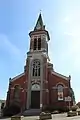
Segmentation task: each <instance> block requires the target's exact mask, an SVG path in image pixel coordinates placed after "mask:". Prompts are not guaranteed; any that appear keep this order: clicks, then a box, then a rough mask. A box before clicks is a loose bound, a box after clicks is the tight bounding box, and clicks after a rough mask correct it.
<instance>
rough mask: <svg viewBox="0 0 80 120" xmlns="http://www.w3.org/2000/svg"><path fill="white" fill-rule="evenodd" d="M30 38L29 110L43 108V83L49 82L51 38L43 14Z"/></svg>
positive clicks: (28, 54)
mask: <svg viewBox="0 0 80 120" xmlns="http://www.w3.org/2000/svg"><path fill="white" fill-rule="evenodd" d="M29 36H30V48H29V52H27V60H28V89H27V109H29V108H40V107H42V106H43V101H44V100H43V90H44V89H46V88H45V87H44V85H43V82H44V81H46V80H47V59H48V41H49V40H50V37H49V33H48V31H47V30H46V29H45V25H44V24H43V20H42V16H41V13H40V14H39V17H38V20H37V22H36V25H35V27H34V30H33V31H31V32H30V33H29ZM36 97H37V98H38V100H37V101H36Z"/></svg>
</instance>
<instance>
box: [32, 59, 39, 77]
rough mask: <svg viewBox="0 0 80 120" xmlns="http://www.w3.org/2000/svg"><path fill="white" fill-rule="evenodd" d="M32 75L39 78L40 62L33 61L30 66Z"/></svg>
mask: <svg viewBox="0 0 80 120" xmlns="http://www.w3.org/2000/svg"><path fill="white" fill-rule="evenodd" d="M32 75H33V76H40V61H39V60H34V61H33V64H32Z"/></svg>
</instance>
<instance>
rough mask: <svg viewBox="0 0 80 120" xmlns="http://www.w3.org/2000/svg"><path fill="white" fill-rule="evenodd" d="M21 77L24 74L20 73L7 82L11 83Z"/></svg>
mask: <svg viewBox="0 0 80 120" xmlns="http://www.w3.org/2000/svg"><path fill="white" fill-rule="evenodd" d="M23 75H25V73H21V74H19V75H17V76H16V77H14V78H12V79H11V78H10V79H9V80H10V82H13V81H15V80H16V79H18V78H20V77H22V76H23Z"/></svg>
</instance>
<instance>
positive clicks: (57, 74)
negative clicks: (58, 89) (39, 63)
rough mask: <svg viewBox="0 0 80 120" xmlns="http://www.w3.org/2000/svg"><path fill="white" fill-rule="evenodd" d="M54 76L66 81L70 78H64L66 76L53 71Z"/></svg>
mask: <svg viewBox="0 0 80 120" xmlns="http://www.w3.org/2000/svg"><path fill="white" fill-rule="evenodd" d="M52 74H53V75H55V76H58V77H60V78H63V79H65V80H69V77H66V76H64V75H62V74H60V73H57V72H55V71H52Z"/></svg>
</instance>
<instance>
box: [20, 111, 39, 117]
mask: <svg viewBox="0 0 80 120" xmlns="http://www.w3.org/2000/svg"><path fill="white" fill-rule="evenodd" d="M40 113H41V110H40V109H29V110H26V111H24V112H23V113H22V115H23V116H35V115H36V116H38V115H40Z"/></svg>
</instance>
